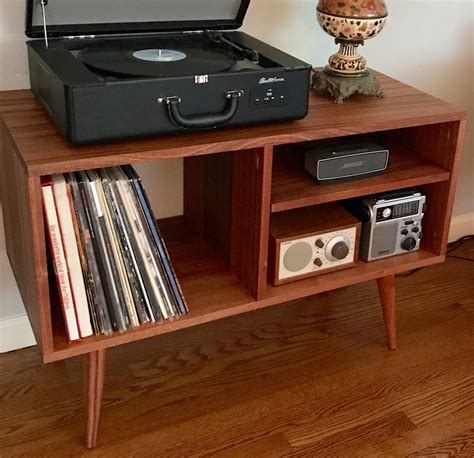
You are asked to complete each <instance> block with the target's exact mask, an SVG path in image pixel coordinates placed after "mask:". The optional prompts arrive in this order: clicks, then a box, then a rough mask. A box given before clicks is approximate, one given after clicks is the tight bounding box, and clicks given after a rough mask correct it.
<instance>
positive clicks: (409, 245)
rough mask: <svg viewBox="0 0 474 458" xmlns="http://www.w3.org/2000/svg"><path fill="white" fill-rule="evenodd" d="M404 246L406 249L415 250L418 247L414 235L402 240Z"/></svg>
mask: <svg viewBox="0 0 474 458" xmlns="http://www.w3.org/2000/svg"><path fill="white" fill-rule="evenodd" d="M402 248H403V249H404V250H406V251H413V250H414V249H415V248H416V240H415V239H414V238H413V237H407V238H406V239H404V240H403V241H402Z"/></svg>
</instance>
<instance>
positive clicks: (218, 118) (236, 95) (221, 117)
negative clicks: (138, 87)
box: [158, 91, 244, 129]
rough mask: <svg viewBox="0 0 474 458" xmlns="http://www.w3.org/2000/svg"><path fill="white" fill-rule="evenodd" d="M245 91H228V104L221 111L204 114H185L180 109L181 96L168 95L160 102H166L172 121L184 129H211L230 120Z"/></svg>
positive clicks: (226, 94) (226, 95)
mask: <svg viewBox="0 0 474 458" xmlns="http://www.w3.org/2000/svg"><path fill="white" fill-rule="evenodd" d="M243 93H244V91H227V92H226V93H225V97H226V99H227V104H226V107H225V109H224V111H222V112H221V113H209V114H203V115H191V116H184V115H182V114H181V112H180V110H179V105H180V103H181V99H180V98H179V97H167V98H165V99H158V101H159V102H166V104H167V105H168V113H169V116H170V119H171V121H173V123H174V124H176V125H177V126H179V127H182V128H184V129H209V128H212V127H217V126H220V125H222V124H225V123H226V122H228V121H230V120H231V119H232V118H233V117H234V116H235V114H236V113H237V109H238V108H239V99H240V97H242V95H243Z"/></svg>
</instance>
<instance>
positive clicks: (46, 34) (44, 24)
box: [41, 0, 49, 48]
mask: <svg viewBox="0 0 474 458" xmlns="http://www.w3.org/2000/svg"><path fill="white" fill-rule="evenodd" d="M47 4H48V0H41V13H42V15H43V31H44V41H45V44H46V47H47V48H49V42H48V28H47V26H46V8H45V7H46V5H47Z"/></svg>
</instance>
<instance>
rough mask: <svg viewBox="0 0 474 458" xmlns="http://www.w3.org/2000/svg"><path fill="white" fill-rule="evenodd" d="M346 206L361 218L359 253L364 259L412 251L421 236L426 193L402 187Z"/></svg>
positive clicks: (416, 248) (370, 259)
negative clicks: (396, 190) (400, 189)
mask: <svg viewBox="0 0 474 458" xmlns="http://www.w3.org/2000/svg"><path fill="white" fill-rule="evenodd" d="M348 207H349V210H350V211H351V212H352V213H353V214H354V215H355V216H357V217H358V218H359V219H360V220H361V221H362V223H363V224H362V233H361V240H360V256H361V258H362V259H364V260H365V261H375V260H377V259H382V258H386V257H389V256H395V255H398V254H403V253H408V252H413V251H416V250H418V249H419V248H420V241H421V238H422V227H421V222H422V220H423V216H424V214H425V211H426V197H425V196H424V195H422V194H421V193H419V192H417V191H413V190H404V191H400V192H392V193H385V194H380V195H377V196H374V197H367V198H364V199H362V200H358V201H355V202H354V201H353V202H351V203H350V204H349V206H348Z"/></svg>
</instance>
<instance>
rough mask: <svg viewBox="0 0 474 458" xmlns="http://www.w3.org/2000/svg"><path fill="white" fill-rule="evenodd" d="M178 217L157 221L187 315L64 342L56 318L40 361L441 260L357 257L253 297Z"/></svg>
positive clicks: (424, 254) (415, 255) (418, 256)
mask: <svg viewBox="0 0 474 458" xmlns="http://www.w3.org/2000/svg"><path fill="white" fill-rule="evenodd" d="M178 221H180V218H173V219H171V220H169V223H170V227H169V228H168V224H167V222H168V221H165V222H164V223H161V224H160V227H161V228H162V230H163V234H164V236H165V239H167V234H170V233H171V234H172V237H171V238H172V239H173V240H171V239H167V240H169V242H168V243H167V246H168V250H169V253H170V256H171V260H172V263H173V267H174V269H175V271H176V275H177V276H178V278H179V280H180V285H181V288H182V290H183V293H184V296H185V298H186V301H187V304H188V307H189V314H188V315H187V316H184V317H181V318H180V319H179V320H176V321H167V322H164V323H161V324H156V323H150V324H144V325H142V326H140V327H138V328H135V329H131V330H129V331H126V332H122V333H118V332H115V333H113V334H112V335H109V336H105V335H101V336H91V337H87V338H85V339H82V340H81V341H80V342H77V343H73V344H70V343H68V341H67V338H66V333H65V329H64V324H63V321H62V320H61V319H58V320H55V322H54V325H55V326H54V327H53V333H54V351H52V352H50V353H45V354H44V360H45V362H52V361H57V360H61V359H65V358H70V357H72V356H77V355H82V354H84V353H88V352H91V351H95V350H98V349H104V348H110V347H114V346H116V345H123V344H125V343H130V342H134V341H136V340H140V339H146V338H150V337H153V336H157V335H160V334H167V333H170V332H175V331H179V330H182V329H185V328H189V327H192V326H196V325H200V324H203V323H208V322H210V321H214V320H219V319H222V318H226V317H229V316H234V315H238V314H241V313H248V312H253V311H255V310H258V309H261V308H266V307H270V306H273V305H275V304H278V303H281V302H285V301H290V300H294V299H298V298H301V297H305V296H310V295H313V294H318V293H321V292H325V291H329V290H331V289H337V288H341V287H344V286H348V285H353V284H356V283H359V282H365V281H370V280H376V279H377V278H380V277H381V276H385V275H392V274H396V273H400V272H404V271H407V270H410V269H415V268H418V267H424V266H428V265H432V264H436V263H439V262H442V261H443V260H444V257H443V256H436V255H434V254H432V253H429V252H427V251H425V250H420V251H417V252H415V253H409V254H405V255H402V256H396V257H392V258H386V259H382V260H380V261H376V262H371V263H367V262H363V261H361V260H359V262H358V263H357V265H356V266H354V267H351V268H348V269H345V270H340V271H335V272H329V273H326V274H325V275H321V276H319V277H313V278H307V279H303V280H299V281H297V282H293V283H288V284H284V285H279V286H271V285H269V284H268V285H267V295H266V297H264V298H263V299H261V300H259V301H256V300H255V299H254V297H253V296H252V294H251V293H250V291H249V290H248V289H247V288H246V287H245V286H244V285H243V284H242V282H241V281H239V279H238V278H237V276H236V275H235V274H234V273H232V271H231V269H230V267H229V266H227V265H226V264H225V263H224V262H223V261H222V259H221V258H220V257H219V256H217V255H216V254H215V252H214V250H212V249H211V248H210V247H209V245H208V244H207V243H205V242H204V241H203V240H202V239H200V238H198V237H189V234H182V235H184V237H183V238H176V232H174V228H175V227H176V225H177V224H179V223H178ZM52 306H53V308H56V309H58V307H59V305H58V304H57V303H53V305H52ZM377 321H380V322H382V317H381V316H379V317H378V318H377Z"/></svg>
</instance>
